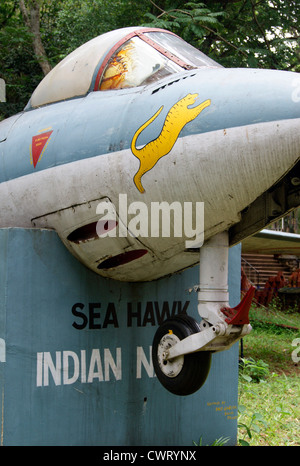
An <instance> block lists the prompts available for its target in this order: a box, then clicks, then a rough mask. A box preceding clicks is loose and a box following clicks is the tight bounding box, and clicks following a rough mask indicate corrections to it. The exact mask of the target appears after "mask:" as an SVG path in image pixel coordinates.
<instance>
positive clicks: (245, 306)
mask: <svg viewBox="0 0 300 466" xmlns="http://www.w3.org/2000/svg"><path fill="white" fill-rule="evenodd" d="M255 290H256V288H255V286H251V287H250V288H249V290H248V291H247V293H246V294H245V296H244V297H243V299H242V301H241V302H240V304H238V305H237V306H236V307H233V308H231V307H223V308H222V309H221V312H223V314H224V315H225V316H226V317H227V319H225V322H227V323H228V324H229V325H244V324H249V310H250V306H251V303H252V299H253V297H254V293H255Z"/></svg>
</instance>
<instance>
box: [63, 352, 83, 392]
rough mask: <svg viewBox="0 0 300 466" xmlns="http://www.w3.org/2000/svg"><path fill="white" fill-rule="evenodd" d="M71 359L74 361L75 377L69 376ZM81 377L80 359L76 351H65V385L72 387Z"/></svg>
mask: <svg viewBox="0 0 300 466" xmlns="http://www.w3.org/2000/svg"><path fill="white" fill-rule="evenodd" d="M69 359H72V360H73V375H72V376H71V377H70V376H69ZM78 377H79V358H78V356H77V354H76V353H74V351H63V384H64V385H71V384H72V383H74V382H76V380H77V379H78Z"/></svg>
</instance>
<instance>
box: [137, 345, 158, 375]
mask: <svg viewBox="0 0 300 466" xmlns="http://www.w3.org/2000/svg"><path fill="white" fill-rule="evenodd" d="M151 351H152V346H149V360H148V359H147V358H146V355H145V353H144V350H143V348H142V347H141V346H138V347H137V349H136V378H137V379H141V378H142V365H143V367H144V369H145V370H146V372H147V375H148V376H149V377H154V376H155V373H154V369H153V364H152V357H151Z"/></svg>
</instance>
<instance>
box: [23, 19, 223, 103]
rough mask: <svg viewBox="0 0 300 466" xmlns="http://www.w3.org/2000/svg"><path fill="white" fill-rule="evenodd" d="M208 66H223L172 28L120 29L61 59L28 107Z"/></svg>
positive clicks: (44, 80) (147, 81)
mask: <svg viewBox="0 0 300 466" xmlns="http://www.w3.org/2000/svg"><path fill="white" fill-rule="evenodd" d="M207 67H209V68H215V67H220V65H218V63H216V62H214V61H213V60H211V59H210V58H208V57H207V56H206V55H204V54H203V53H202V52H200V51H199V50H198V49H196V48H195V47H193V46H191V45H190V44H188V43H187V42H185V41H184V40H182V39H181V38H180V37H178V36H176V35H175V34H173V33H171V32H169V31H166V30H163V29H156V28H155V29H149V28H141V27H140V28H125V29H118V30H115V31H111V32H108V33H106V34H103V35H101V36H98V37H96V38H94V39H92V40H90V41H89V42H87V43H86V44H84V45H82V46H81V47H79V48H78V49H76V50H75V51H74V52H72V53H71V54H70V55H68V56H67V57H66V58H65V59H64V60H62V61H61V62H60V63H59V64H58V65H57V66H56V67H55V68H53V70H52V71H50V73H48V75H47V76H45V78H44V79H43V80H42V81H41V83H40V84H39V85H38V87H37V88H36V90H35V91H34V92H33V94H32V96H31V99H30V102H29V104H28V107H29V108H32V107H33V108H35V107H40V106H43V105H47V104H50V103H53V102H59V101H62V100H67V99H72V98H74V97H80V96H84V95H86V94H87V93H88V92H92V91H107V90H115V89H126V88H132V87H138V86H143V85H147V84H149V83H152V82H155V81H158V80H159V79H162V78H164V77H166V76H168V75H170V74H174V73H178V72H182V71H184V70H192V69H199V68H207Z"/></svg>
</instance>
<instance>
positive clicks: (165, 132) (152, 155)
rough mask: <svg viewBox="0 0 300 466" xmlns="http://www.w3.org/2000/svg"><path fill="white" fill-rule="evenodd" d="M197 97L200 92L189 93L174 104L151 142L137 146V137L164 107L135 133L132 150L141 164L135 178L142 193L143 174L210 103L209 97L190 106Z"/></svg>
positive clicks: (168, 150)
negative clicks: (138, 147)
mask: <svg viewBox="0 0 300 466" xmlns="http://www.w3.org/2000/svg"><path fill="white" fill-rule="evenodd" d="M197 97H198V94H188V95H186V96H185V97H184V98H183V99H181V100H179V101H178V102H177V103H176V104H175V105H173V107H172V108H171V109H170V111H169V113H168V115H167V117H166V119H165V122H164V125H163V128H162V130H161V133H160V135H159V136H158V138H157V139H155V140H154V141H151V142H149V143H148V144H146V145H145V146H144V147H142V148H141V149H137V148H136V141H137V138H138V137H139V135H140V134H141V132H142V131H143V130H144V129H145V128H146V127H147V126H149V125H150V124H151V123H152V122H153V121H154V120H155V119H156V118H157V117H158V115H159V114H160V113H161V111H162V109H163V108H164V107H163V106H162V107H160V109H159V110H158V111H157V112H156V113H155V114H154V115H153V116H152V117H151V118H150V119H149V120H147V121H146V123H144V124H143V125H142V126H141V127H140V128H139V129H138V130H137V131H136V133H135V134H134V136H133V139H132V142H131V150H132V153H133V155H135V156H136V157H137V158H138V159H139V161H140V166H139V169H138V171H137V172H136V174H135V175H134V178H133V180H134V183H135V185H136V187H137V189H138V190H139V191H140V192H141V193H143V192H144V191H145V190H144V187H143V186H142V183H141V178H142V176H143V175H144V174H145V173H146V172H148V171H149V170H151V169H152V168H153V167H154V165H155V164H156V163H157V162H158V160H159V159H160V158H161V157H163V156H164V155H167V154H168V153H169V152H170V151H171V150H172V148H173V146H174V144H175V142H176V141H177V138H178V136H179V133H180V131H181V130H182V128H183V127H184V126H185V125H186V124H187V123H189V122H190V121H192V120H194V119H195V118H196V117H197V116H198V115H199V114H200V113H201V112H202V110H204V109H205V108H206V107H208V106H209V105H210V103H211V101H210V99H208V100H205V101H204V102H202V103H201V104H200V105H198V106H197V107H193V108H188V107H189V106H190V105H192V104H194V103H195V101H196V99H197Z"/></svg>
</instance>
